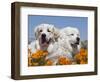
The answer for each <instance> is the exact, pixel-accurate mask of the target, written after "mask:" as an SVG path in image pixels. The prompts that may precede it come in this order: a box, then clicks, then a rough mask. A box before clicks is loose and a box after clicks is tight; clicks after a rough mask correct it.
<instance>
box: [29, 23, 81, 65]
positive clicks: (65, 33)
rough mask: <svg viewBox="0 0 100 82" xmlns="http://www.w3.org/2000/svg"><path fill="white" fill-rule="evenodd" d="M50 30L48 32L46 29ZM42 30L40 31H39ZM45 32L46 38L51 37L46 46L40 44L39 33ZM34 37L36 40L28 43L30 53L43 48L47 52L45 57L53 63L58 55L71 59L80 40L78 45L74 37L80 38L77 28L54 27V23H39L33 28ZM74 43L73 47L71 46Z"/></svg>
mask: <svg viewBox="0 0 100 82" xmlns="http://www.w3.org/2000/svg"><path fill="white" fill-rule="evenodd" d="M48 29H49V30H50V32H48V31H47V30H48ZM40 30H42V32H39V31H40ZM43 33H45V34H46V40H47V41H48V40H49V39H51V41H50V43H49V44H47V45H46V46H44V47H43V46H42V45H43V44H42V43H41V35H42V34H43ZM35 37H36V40H35V41H34V42H31V43H30V44H29V49H30V50H31V52H32V53H34V52H36V50H42V49H43V48H44V49H45V50H47V51H48V52H49V55H48V56H47V57H46V59H50V60H52V61H53V62H54V65H55V64H56V63H57V61H58V57H59V56H64V57H67V58H69V59H71V60H73V54H76V53H78V52H79V50H80V42H79V44H78V45H76V44H75V43H76V42H77V40H76V38H77V37H79V38H80V33H79V30H78V29H77V28H74V27H65V28H63V29H60V30H58V29H56V28H55V26H54V25H51V24H40V25H38V26H37V27H36V28H35ZM72 44H73V45H74V44H75V48H74V47H73V46H72Z"/></svg>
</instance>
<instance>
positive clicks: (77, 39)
mask: <svg viewBox="0 0 100 82" xmlns="http://www.w3.org/2000/svg"><path fill="white" fill-rule="evenodd" d="M79 43H80V38H79V37H77V38H76V43H75V44H77V45H79Z"/></svg>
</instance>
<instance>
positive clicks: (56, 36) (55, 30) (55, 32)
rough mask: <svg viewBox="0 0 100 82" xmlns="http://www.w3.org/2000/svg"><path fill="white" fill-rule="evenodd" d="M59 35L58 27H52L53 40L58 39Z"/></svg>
mask: <svg viewBox="0 0 100 82" xmlns="http://www.w3.org/2000/svg"><path fill="white" fill-rule="evenodd" d="M59 36H60V31H59V29H57V28H54V39H55V41H57V40H58V38H59Z"/></svg>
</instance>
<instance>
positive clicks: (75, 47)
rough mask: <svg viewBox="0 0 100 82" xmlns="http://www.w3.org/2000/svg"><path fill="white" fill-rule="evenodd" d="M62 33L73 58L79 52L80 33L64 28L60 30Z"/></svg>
mask: <svg viewBox="0 0 100 82" xmlns="http://www.w3.org/2000/svg"><path fill="white" fill-rule="evenodd" d="M62 32H63V33H65V36H67V39H68V42H69V44H70V47H71V48H70V49H72V50H71V51H72V54H73V56H74V55H75V54H77V53H78V52H79V51H80V48H81V42H80V32H79V30H78V29H77V28H75V27H66V28H64V29H62Z"/></svg>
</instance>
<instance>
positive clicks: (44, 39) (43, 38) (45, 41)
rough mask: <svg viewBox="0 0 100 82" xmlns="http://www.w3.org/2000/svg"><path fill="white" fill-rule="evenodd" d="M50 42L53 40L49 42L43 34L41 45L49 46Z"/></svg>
mask: <svg viewBox="0 0 100 82" xmlns="http://www.w3.org/2000/svg"><path fill="white" fill-rule="evenodd" d="M50 41H51V39H49V40H47V38H46V34H42V35H41V43H42V44H44V43H47V44H49V43H50Z"/></svg>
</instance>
